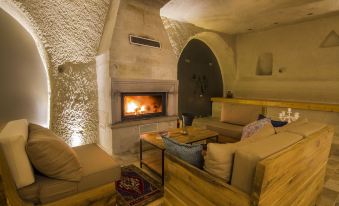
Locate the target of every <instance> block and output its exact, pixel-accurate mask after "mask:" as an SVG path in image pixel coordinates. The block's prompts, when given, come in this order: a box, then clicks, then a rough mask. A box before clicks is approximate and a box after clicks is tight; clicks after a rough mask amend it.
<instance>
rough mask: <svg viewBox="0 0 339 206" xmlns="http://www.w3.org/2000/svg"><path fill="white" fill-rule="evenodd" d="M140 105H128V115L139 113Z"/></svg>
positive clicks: (132, 103) (130, 103)
mask: <svg viewBox="0 0 339 206" xmlns="http://www.w3.org/2000/svg"><path fill="white" fill-rule="evenodd" d="M137 109H138V105H137V104H136V103H135V102H128V104H127V111H126V112H128V113H133V112H134V113H135V112H137Z"/></svg>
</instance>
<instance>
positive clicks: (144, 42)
mask: <svg viewBox="0 0 339 206" xmlns="http://www.w3.org/2000/svg"><path fill="white" fill-rule="evenodd" d="M129 42H130V43H131V44H135V45H139V46H148V47H154V48H160V46H161V45H160V42H159V41H156V40H153V39H148V38H145V37H140V36H134V35H129Z"/></svg>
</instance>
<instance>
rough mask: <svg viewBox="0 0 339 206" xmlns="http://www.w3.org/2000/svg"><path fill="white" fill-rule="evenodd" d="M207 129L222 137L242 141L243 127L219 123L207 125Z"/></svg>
mask: <svg viewBox="0 0 339 206" xmlns="http://www.w3.org/2000/svg"><path fill="white" fill-rule="evenodd" d="M206 129H209V130H213V131H215V132H217V133H218V134H220V135H222V136H226V137H232V138H235V139H240V137H241V133H242V129H243V126H240V125H235V124H229V123H224V122H220V121H218V122H213V124H212V123H209V124H206Z"/></svg>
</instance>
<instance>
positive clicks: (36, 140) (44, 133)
mask: <svg viewBox="0 0 339 206" xmlns="http://www.w3.org/2000/svg"><path fill="white" fill-rule="evenodd" d="M26 151H27V154H28V157H29V159H30V160H31V162H32V164H33V165H34V167H35V168H36V169H37V170H38V171H39V172H41V173H42V174H44V175H46V176H48V177H51V178H55V179H60V180H68V181H80V179H81V177H82V167H81V165H80V162H79V159H78V157H77V155H76V153H75V152H74V151H73V149H72V148H70V147H69V146H68V145H67V144H66V143H65V142H64V141H63V140H62V139H60V138H59V137H58V136H57V135H56V134H54V133H53V132H52V131H51V130H49V129H47V128H44V127H41V126H39V125H35V124H30V125H29V139H28V142H27V146H26Z"/></svg>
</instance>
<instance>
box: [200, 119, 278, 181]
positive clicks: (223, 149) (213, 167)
mask: <svg viewBox="0 0 339 206" xmlns="http://www.w3.org/2000/svg"><path fill="white" fill-rule="evenodd" d="M274 132H275V131H274V128H273V126H272V125H271V124H267V125H265V126H264V127H263V128H261V129H260V130H259V131H257V132H256V133H255V134H254V135H252V136H251V137H249V138H247V139H245V140H242V141H240V142H237V143H228V144H218V143H209V144H208V145H207V152H206V155H205V157H204V158H205V162H204V170H205V171H207V172H208V173H211V174H213V175H215V176H217V177H220V178H222V179H224V180H225V181H227V182H229V181H230V180H231V173H232V166H233V159H234V153H235V151H236V150H237V149H239V148H241V147H242V146H244V145H247V144H249V143H251V142H255V141H258V140H260V139H262V138H265V137H268V136H270V135H273V134H274Z"/></svg>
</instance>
